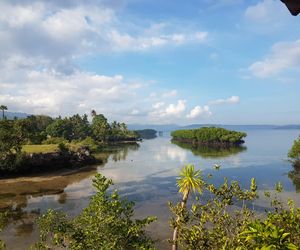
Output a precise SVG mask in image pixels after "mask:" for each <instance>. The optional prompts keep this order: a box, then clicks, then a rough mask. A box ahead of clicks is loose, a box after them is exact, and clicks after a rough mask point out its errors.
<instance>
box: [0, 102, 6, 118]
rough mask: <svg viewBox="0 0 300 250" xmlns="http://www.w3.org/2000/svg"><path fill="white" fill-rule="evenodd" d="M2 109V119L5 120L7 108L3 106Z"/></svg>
mask: <svg viewBox="0 0 300 250" xmlns="http://www.w3.org/2000/svg"><path fill="white" fill-rule="evenodd" d="M0 109H1V110H2V119H3V120H4V110H7V106H5V105H1V106H0Z"/></svg>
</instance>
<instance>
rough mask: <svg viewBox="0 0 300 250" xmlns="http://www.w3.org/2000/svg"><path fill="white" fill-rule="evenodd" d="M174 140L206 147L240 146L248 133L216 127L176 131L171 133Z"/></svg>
mask: <svg viewBox="0 0 300 250" xmlns="http://www.w3.org/2000/svg"><path fill="white" fill-rule="evenodd" d="M171 136H172V137H173V139H174V140H178V141H186V142H191V143H195V144H205V145H239V144H241V143H243V142H244V141H243V138H244V137H246V136H247V134H246V133H243V132H237V131H232V130H227V129H224V128H216V127H203V128H199V129H186V130H176V131H173V132H172V133H171Z"/></svg>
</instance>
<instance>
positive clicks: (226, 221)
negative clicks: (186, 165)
mask: <svg viewBox="0 0 300 250" xmlns="http://www.w3.org/2000/svg"><path fill="white" fill-rule="evenodd" d="M202 181H203V188H202V190H203V194H202V195H200V196H197V197H196V201H195V202H194V203H193V204H192V205H191V207H190V208H187V207H184V206H182V205H181V204H182V202H181V203H178V204H177V205H173V204H171V203H170V209H171V211H172V212H173V214H174V215H175V217H176V219H175V218H172V220H171V226H172V227H173V228H178V238H177V240H176V241H177V243H178V244H179V245H180V246H181V247H182V249H191V250H192V249H193V250H194V249H239V250H246V249H270V250H271V249H298V246H300V208H297V209H295V207H294V204H293V202H292V201H291V200H290V201H289V202H288V209H285V206H284V204H283V203H282V202H280V201H279V200H278V199H277V197H276V196H275V198H273V199H272V200H271V205H272V207H271V208H270V209H269V211H266V216H263V217H262V216H258V214H256V213H255V212H254V210H252V209H251V208H250V207H251V203H253V202H254V200H255V199H257V198H258V196H257V193H256V190H257V185H256V182H255V180H254V179H252V180H251V183H250V187H249V189H242V188H241V187H240V185H239V183H238V182H236V181H232V182H231V183H229V182H228V180H227V179H226V178H225V179H224V183H223V184H222V185H220V186H215V185H213V184H211V183H210V182H208V181H205V180H203V179H202ZM276 190H277V192H281V191H282V185H281V184H279V183H278V184H276ZM267 197H270V194H267ZM178 218H179V219H178ZM260 218H263V219H260ZM171 243H172V244H174V239H173V240H172V241H171Z"/></svg>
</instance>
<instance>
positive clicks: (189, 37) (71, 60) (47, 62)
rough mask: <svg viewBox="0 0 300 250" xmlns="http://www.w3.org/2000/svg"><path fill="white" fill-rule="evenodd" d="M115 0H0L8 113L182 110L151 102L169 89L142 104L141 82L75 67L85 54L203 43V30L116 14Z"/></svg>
mask: <svg viewBox="0 0 300 250" xmlns="http://www.w3.org/2000/svg"><path fill="white" fill-rule="evenodd" d="M121 2H122V1H106V0H97V1H90V2H89V3H86V1H84V0H66V1H59V0H53V1H45V0H31V1H29V0H22V1H21V0H11V1H1V2H0V9H1V12H2V14H1V15H0V27H1V30H0V102H1V103H4V104H7V105H8V106H9V108H10V109H11V110H16V111H24V112H28V113H34V114H37V113H44V114H49V115H58V114H62V115H68V114H72V113H75V112H79V113H83V112H89V110H90V109H92V108H95V109H97V110H99V112H104V113H106V114H110V115H111V116H114V115H119V117H136V116H147V114H148V112H152V111H153V110H155V112H156V116H157V117H172V116H178V115H179V114H180V113H182V112H184V110H185V101H182V100H181V101H179V102H178V103H177V104H169V105H166V104H164V103H163V104H162V105H161V104H157V103H159V102H162V99H164V98H170V97H175V96H176V95H177V90H170V91H168V92H162V90H158V91H157V92H158V93H160V95H159V96H157V97H155V98H156V99H157V100H156V102H157V103H156V105H155V104H154V105H153V108H152V109H151V105H152V103H147V104H145V96H144V95H146V94H145V86H144V84H143V83H140V82H138V83H137V82H133V81H130V80H127V79H124V77H123V76H121V75H118V72H116V75H113V76H106V75H102V74H101V73H92V72H87V71H85V70H82V69H80V68H79V67H78V65H77V61H78V59H81V58H84V57H86V56H89V55H95V54H96V55H101V53H107V52H113V53H120V52H122V53H123V52H129V51H130V52H132V51H133V52H136V51H149V50H150V49H152V48H161V47H163V46H168V47H170V46H183V45H185V44H189V43H203V42H204V41H205V40H206V38H207V36H208V33H207V32H206V31H199V30H193V29H186V28H185V27H179V26H177V25H176V26H174V25H172V23H154V22H150V21H145V22H136V23H133V22H131V21H129V19H123V18H122V15H119V12H117V11H118V8H121V6H122V3H121ZM141 89H143V91H141ZM148 102H149V101H148ZM120 103H121V104H122V105H120ZM141 103H142V104H141ZM123 104H124V105H123ZM143 105H144V106H143ZM147 105H149V106H148V109H147V108H146V106H147ZM149 107H150V108H149ZM160 109H162V110H160ZM159 110H160V111H159ZM155 112H154V113H155Z"/></svg>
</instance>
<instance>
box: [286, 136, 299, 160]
mask: <svg viewBox="0 0 300 250" xmlns="http://www.w3.org/2000/svg"><path fill="white" fill-rule="evenodd" d="M288 157H290V158H291V159H292V161H293V163H294V165H295V166H300V137H299V138H298V139H297V140H295V141H294V144H293V146H292V148H291V149H290V151H289V153H288Z"/></svg>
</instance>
